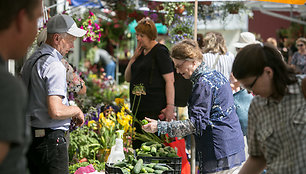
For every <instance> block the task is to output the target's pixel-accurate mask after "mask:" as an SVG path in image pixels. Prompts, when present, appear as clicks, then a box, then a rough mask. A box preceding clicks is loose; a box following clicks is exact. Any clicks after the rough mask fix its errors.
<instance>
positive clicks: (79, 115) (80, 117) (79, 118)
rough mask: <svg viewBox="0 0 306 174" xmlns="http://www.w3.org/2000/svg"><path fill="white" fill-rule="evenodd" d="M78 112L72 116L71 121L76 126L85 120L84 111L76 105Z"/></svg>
mask: <svg viewBox="0 0 306 174" xmlns="http://www.w3.org/2000/svg"><path fill="white" fill-rule="evenodd" d="M78 109H79V112H78V113H77V114H76V115H75V116H74V117H72V120H73V122H74V123H75V125H76V126H79V127H80V126H82V125H83V124H84V122H85V120H84V113H83V112H82V111H81V109H80V108H79V107H78Z"/></svg>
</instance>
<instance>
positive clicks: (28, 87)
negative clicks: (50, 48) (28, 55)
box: [27, 53, 51, 92]
mask: <svg viewBox="0 0 306 174" xmlns="http://www.w3.org/2000/svg"><path fill="white" fill-rule="evenodd" d="M47 55H51V54H48V53H46V54H42V55H40V56H39V57H37V58H36V60H35V61H34V63H33V64H32V67H31V71H30V73H31V74H30V77H29V83H28V86H27V89H28V92H30V89H31V79H32V78H31V77H32V69H33V67H34V65H35V64H36V63H37V61H38V60H39V59H40V58H42V57H44V56H47Z"/></svg>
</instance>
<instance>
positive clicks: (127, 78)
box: [124, 73, 131, 82]
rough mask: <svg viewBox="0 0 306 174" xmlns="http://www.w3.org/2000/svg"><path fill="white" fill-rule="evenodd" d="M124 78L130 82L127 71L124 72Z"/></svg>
mask: <svg viewBox="0 0 306 174" xmlns="http://www.w3.org/2000/svg"><path fill="white" fill-rule="evenodd" d="M124 79H125V81H127V82H130V81H131V77H130V76H129V75H127V73H125V74H124Z"/></svg>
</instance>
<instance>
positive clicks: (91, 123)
mask: <svg viewBox="0 0 306 174" xmlns="http://www.w3.org/2000/svg"><path fill="white" fill-rule="evenodd" d="M87 126H88V127H91V128H92V129H93V130H97V129H98V128H97V123H96V121H95V120H90V121H89V122H88V124H87Z"/></svg>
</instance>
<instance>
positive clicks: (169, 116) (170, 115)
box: [159, 105, 176, 121]
mask: <svg viewBox="0 0 306 174" xmlns="http://www.w3.org/2000/svg"><path fill="white" fill-rule="evenodd" d="M162 114H163V115H164V117H165V119H166V121H172V120H176V113H175V112H174V105H167V107H166V108H164V109H163V110H161V114H160V115H159V116H161V115H162Z"/></svg>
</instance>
